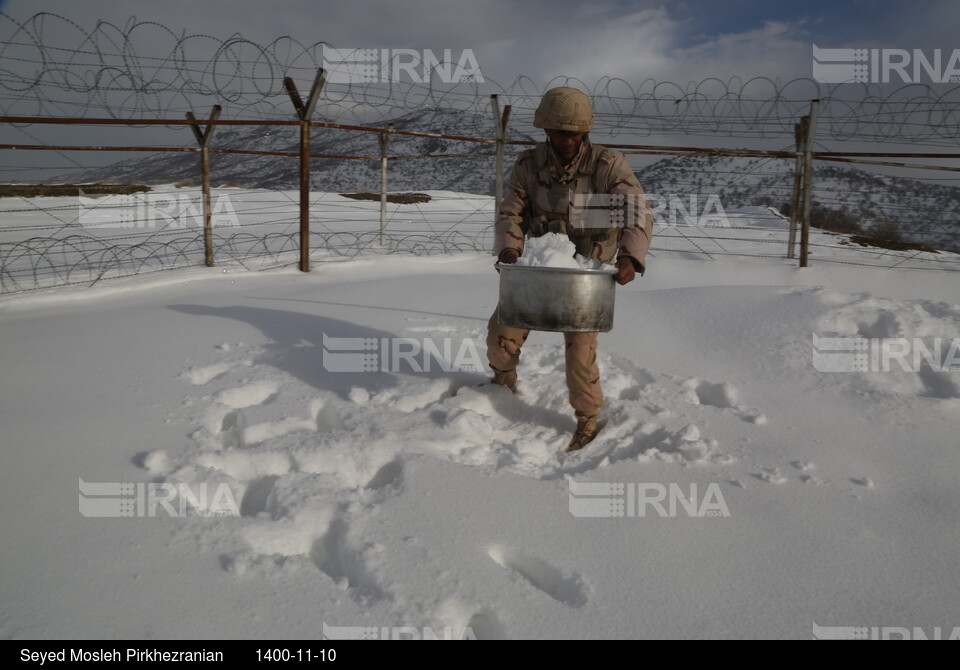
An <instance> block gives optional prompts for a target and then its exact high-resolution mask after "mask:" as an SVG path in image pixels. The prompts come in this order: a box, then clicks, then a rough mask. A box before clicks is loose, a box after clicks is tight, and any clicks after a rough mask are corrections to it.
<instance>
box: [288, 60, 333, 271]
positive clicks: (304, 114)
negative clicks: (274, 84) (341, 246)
mask: <svg viewBox="0 0 960 670" xmlns="http://www.w3.org/2000/svg"><path fill="white" fill-rule="evenodd" d="M326 79H327V72H326V70H324V69H323V68H320V69H319V70H317V76H316V77H314V79H313V86H311V87H310V95H309V96H307V102H306V104H304V102H303V100H302V99H301V98H300V93H299V92H298V91H297V85H296V84H295V83H294V82H293V79H291V78H290V77H284V78H283V86H284V88H286V89H287V95H289V96H290V101H291V102H292V103H293V107H294V109H296V110H297V118H298V119H300V271H301V272H310V117H312V116H313V110H314V109H315V108H316V106H317V99H318V98H319V97H320V90H321V89H322V88H323V84H324V82H325V81H326Z"/></svg>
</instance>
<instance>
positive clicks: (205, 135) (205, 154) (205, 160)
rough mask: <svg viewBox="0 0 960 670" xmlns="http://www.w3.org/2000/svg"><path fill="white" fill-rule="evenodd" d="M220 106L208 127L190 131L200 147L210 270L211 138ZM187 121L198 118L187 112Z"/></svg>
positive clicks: (205, 242)
mask: <svg viewBox="0 0 960 670" xmlns="http://www.w3.org/2000/svg"><path fill="white" fill-rule="evenodd" d="M221 111H222V110H221V108H220V105H214V106H213V110H212V111H211V112H210V120H209V121H208V122H207V124H206V127H205V128H204V129H203V130H200V126H198V125H197V124H195V123H192V124H190V130H192V131H193V136H194V137H196V138H197V144H199V145H200V189H201V192H202V193H203V262H204V263H205V264H206V266H207V267H208V268H212V267H213V213H212V209H211V207H210V150H209V144H208V143H209V141H210V136H211V135H213V128H214V125H215V124H216V121H217V119H219V118H220V112H221ZM187 119H188V120H190V121H196V120H197V117H195V116H194V115H193V112H187Z"/></svg>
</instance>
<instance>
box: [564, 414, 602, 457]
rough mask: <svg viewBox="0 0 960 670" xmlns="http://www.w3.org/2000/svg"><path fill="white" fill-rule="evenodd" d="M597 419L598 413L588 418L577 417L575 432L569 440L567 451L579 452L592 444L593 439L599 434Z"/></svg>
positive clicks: (598, 417)
mask: <svg viewBox="0 0 960 670" xmlns="http://www.w3.org/2000/svg"><path fill="white" fill-rule="evenodd" d="M599 419H600V414H599V413H597V414H592V415H590V416H577V430H576V432H575V433H574V434H573V439H572V440H570V445H569V446H568V447H567V451H579V450H580V449H583V448H584V447H585V446H587V445H588V444H590V443H591V442H593V438H595V437H596V436H597V433H599V432H600V426H599V425H598V421H599Z"/></svg>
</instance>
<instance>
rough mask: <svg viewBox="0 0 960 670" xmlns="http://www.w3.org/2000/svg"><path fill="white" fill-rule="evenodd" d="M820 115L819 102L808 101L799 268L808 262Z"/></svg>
mask: <svg viewBox="0 0 960 670" xmlns="http://www.w3.org/2000/svg"><path fill="white" fill-rule="evenodd" d="M819 114H820V101H819V100H811V101H810V121H809V122H808V123H807V133H806V138H805V140H804V146H803V182H804V185H803V229H802V230H801V233H800V267H802V268H805V267H807V265H808V260H809V247H810V206H811V203H810V200H811V198H812V197H813V138H814V135H815V134H816V128H817V116H819Z"/></svg>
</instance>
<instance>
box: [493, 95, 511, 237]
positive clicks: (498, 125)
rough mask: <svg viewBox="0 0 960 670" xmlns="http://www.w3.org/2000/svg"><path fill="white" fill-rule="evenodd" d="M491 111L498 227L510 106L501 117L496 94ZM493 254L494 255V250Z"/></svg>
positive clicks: (494, 212) (494, 203) (494, 197)
mask: <svg viewBox="0 0 960 670" xmlns="http://www.w3.org/2000/svg"><path fill="white" fill-rule="evenodd" d="M490 110H491V111H492V112H493V124H494V128H495V129H496V140H497V166H496V182H495V185H494V194H493V223H494V225H496V223H497V218H498V217H499V216H500V203H501V202H502V201H503V142H504V140H505V139H506V138H507V137H506V136H507V121H508V119H509V118H510V105H507V106H506V107H504V108H503V115H502V116H501V114H500V103H499V99H498V98H497V95H496V94H495V93H494V94H492V95H491V96H490ZM491 253H493V250H492V249H491Z"/></svg>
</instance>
